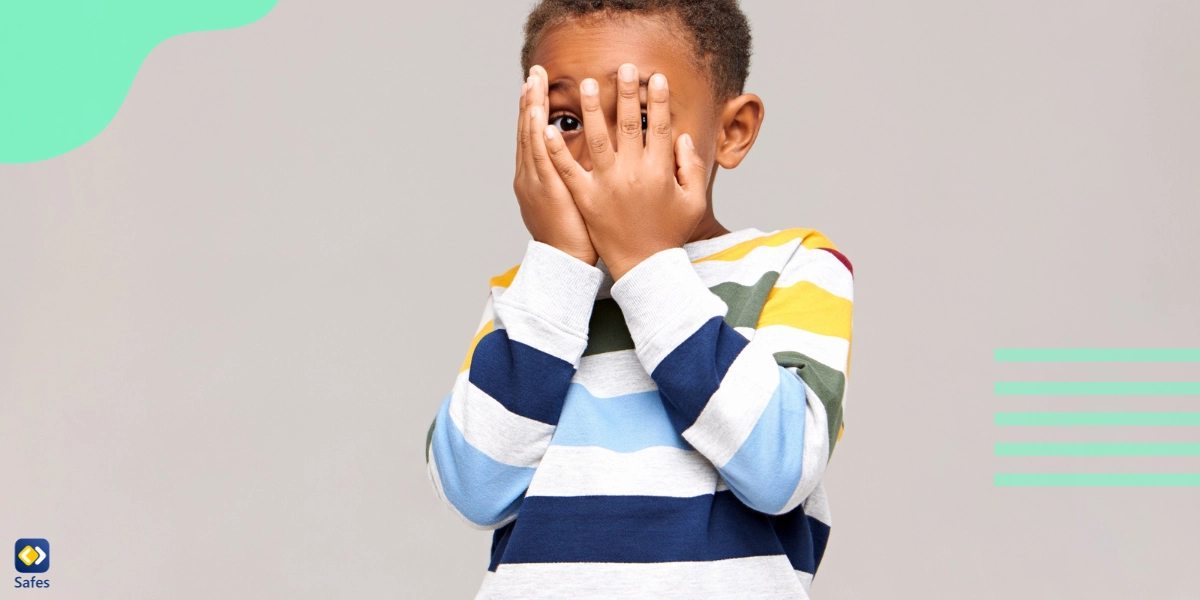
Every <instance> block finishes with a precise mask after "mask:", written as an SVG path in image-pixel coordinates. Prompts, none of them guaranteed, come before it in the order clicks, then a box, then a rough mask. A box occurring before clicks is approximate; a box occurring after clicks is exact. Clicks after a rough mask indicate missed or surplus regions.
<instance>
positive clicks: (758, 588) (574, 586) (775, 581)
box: [476, 554, 808, 600]
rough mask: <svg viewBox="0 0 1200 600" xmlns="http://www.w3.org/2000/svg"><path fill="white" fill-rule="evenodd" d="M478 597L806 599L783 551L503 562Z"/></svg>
mask: <svg viewBox="0 0 1200 600" xmlns="http://www.w3.org/2000/svg"><path fill="white" fill-rule="evenodd" d="M476 598H477V599H487V600H503V599H508V598H519V599H523V600H524V599H533V600H536V599H541V598H553V599H555V600H561V599H563V598H570V599H572V600H577V599H590V598H597V599H605V600H608V599H611V598H622V599H630V600H632V599H641V598H645V599H647V600H676V599H678V600H695V599H696V598H753V599H754V600H784V599H786V600H798V599H799V600H808V593H807V592H806V591H805V589H804V585H803V583H802V581H801V579H800V578H799V577H798V576H797V575H796V571H795V570H794V569H793V568H792V565H791V563H789V562H788V559H787V557H786V556H784V555H782V554H777V555H773V556H750V557H745V558H730V559H726V560H716V561H708V562H705V561H695V562H663V563H502V564H501V565H500V566H499V567H497V569H496V571H495V573H494V574H492V575H490V576H485V577H484V582H483V587H481V588H480V590H479V595H478V596H476Z"/></svg>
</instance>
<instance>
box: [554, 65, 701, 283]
mask: <svg viewBox="0 0 1200 600" xmlns="http://www.w3.org/2000/svg"><path fill="white" fill-rule="evenodd" d="M579 87H580V97H581V108H582V109H583V130H584V135H585V137H586V138H587V144H588V152H590V154H591V159H592V170H591V171H590V172H589V171H587V170H585V169H584V168H583V167H581V166H580V165H579V163H577V162H575V158H574V157H573V156H571V151H570V150H569V149H568V148H567V147H566V144H564V143H563V139H562V135H561V134H559V132H558V129H557V128H556V127H554V126H553V125H550V126H548V127H546V129H545V131H544V135H545V137H546V149H547V151H548V152H549V153H550V159H551V161H552V162H553V163H554V166H555V168H556V169H557V170H558V173H559V175H560V176H561V177H562V180H563V182H564V183H565V184H566V186H567V189H569V190H570V192H571V196H572V197H573V198H574V199H575V204H576V206H578V207H579V212H580V214H581V215H582V216H583V220H584V222H585V223H586V225H587V229H588V235H589V236H590V237H591V240H592V244H593V245H594V246H595V248H596V252H597V253H598V254H599V255H600V258H602V259H603V260H604V264H605V265H606V266H607V267H608V270H609V273H611V274H612V276H613V279H614V280H617V279H620V278H621V276H623V275H624V274H625V273H626V272H628V271H629V270H630V269H632V268H633V267H635V266H637V265H638V263H640V262H642V261H643V260H645V259H646V258H649V257H650V256H651V255H653V254H655V253H657V252H660V251H662V250H667V249H669V248H679V247H681V246H683V244H684V243H685V242H687V240H688V238H689V237H690V236H691V234H692V231H694V230H695V228H696V225H697V224H698V223H699V222H700V220H701V218H703V216H704V213H705V210H706V209H707V181H708V177H707V175H708V169H707V168H706V165H705V164H704V161H702V160H701V159H700V157H699V155H697V153H696V149H695V147H694V145H693V142H692V138H691V136H690V135H688V134H686V133H685V134H682V135H680V136H679V138H678V139H673V135H672V131H671V111H670V105H669V95H670V93H669V92H668V90H667V78H666V77H665V76H664V75H662V74H661V73H656V74H654V75H653V76H651V77H650V81H649V85H648V86H647V103H646V104H647V106H646V120H647V124H646V132H645V133H646V140H645V144H644V145H643V142H642V113H641V102H640V99H639V85H638V74H637V67H636V66H634V65H632V64H624V65H621V67H620V68H619V69H618V78H617V140H616V143H617V146H618V148H614V147H613V144H612V143H610V141H609V137H608V125H607V124H606V123H605V121H604V113H603V112H602V110H601V108H600V98H599V96H598V90H599V86H598V85H597V83H596V81H595V80H594V79H585V80H583V81H582V82H581V83H580V86H579ZM672 142H673V143H672Z"/></svg>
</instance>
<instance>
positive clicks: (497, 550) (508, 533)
mask: <svg viewBox="0 0 1200 600" xmlns="http://www.w3.org/2000/svg"><path fill="white" fill-rule="evenodd" d="M515 523H516V521H512V522H510V523H509V524H508V525H505V526H504V527H501V528H499V529H497V530H496V531H495V532H493V533H492V560H491V562H489V563H488V570H489V571H492V572H495V570H496V567H498V566H500V558H501V557H502V556H504V549H505V548H507V547H508V539H509V538H510V537H512V530H513V525H514V524H515Z"/></svg>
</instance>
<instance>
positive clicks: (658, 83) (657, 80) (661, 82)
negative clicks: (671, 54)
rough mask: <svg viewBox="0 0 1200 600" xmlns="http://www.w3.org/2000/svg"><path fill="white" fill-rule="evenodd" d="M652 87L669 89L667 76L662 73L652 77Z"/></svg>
mask: <svg viewBox="0 0 1200 600" xmlns="http://www.w3.org/2000/svg"><path fill="white" fill-rule="evenodd" d="M650 87H652V88H654V89H656V90H661V89H663V88H665V87H667V76H666V75H663V74H662V73H655V74H653V75H651V76H650Z"/></svg>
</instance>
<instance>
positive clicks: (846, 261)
mask: <svg viewBox="0 0 1200 600" xmlns="http://www.w3.org/2000/svg"><path fill="white" fill-rule="evenodd" d="M818 250H824V251H826V252H828V253H830V254H832V255H834V256H835V257H837V259H838V260H840V261H842V264H843V265H846V269H847V270H848V271H850V275H854V265H851V264H850V259H848V258H846V256H845V255H844V254H842V253H841V252H838V251H837V250H834V249H833V248H818Z"/></svg>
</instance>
